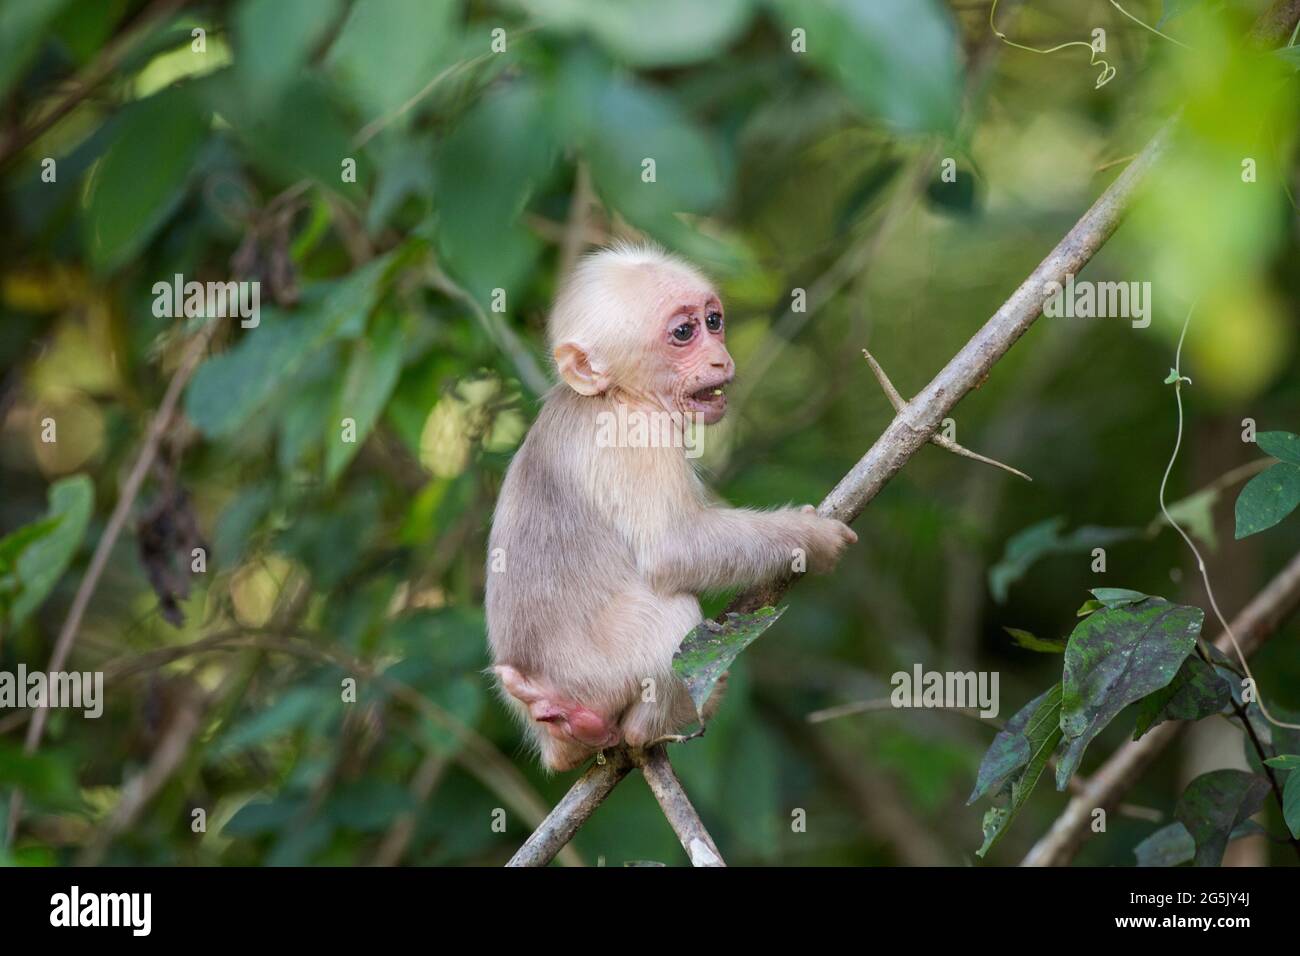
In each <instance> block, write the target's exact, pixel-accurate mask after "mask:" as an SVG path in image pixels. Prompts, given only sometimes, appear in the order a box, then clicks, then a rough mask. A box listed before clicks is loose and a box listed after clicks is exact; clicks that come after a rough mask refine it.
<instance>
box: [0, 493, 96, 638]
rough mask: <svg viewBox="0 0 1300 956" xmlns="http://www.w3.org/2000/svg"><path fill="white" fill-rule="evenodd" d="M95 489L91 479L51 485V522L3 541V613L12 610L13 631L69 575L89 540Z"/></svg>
mask: <svg viewBox="0 0 1300 956" xmlns="http://www.w3.org/2000/svg"><path fill="white" fill-rule="evenodd" d="M94 504H95V488H94V485H92V484H91V481H90V478H89V477H87V476H86V475H73V476H72V477H70V478H62V479H60V480H59V481H56V482H55V483H54V484H52V485H51V486H50V490H49V507H48V509H47V510H46V513H45V517H44V518H42V519H40V520H39V521H37V522H34V523H33V524H32V525H27V526H25V527H23V528H19V529H17V530H16V531H13V532H11V533H10V534H8V535H6V536H5V537H4V538H3V539H0V581H4V580H5V579H6V578H8V579H10V580H11V581H12V584H11V585H10V588H11V589H12V590H11V594H12V597H11V596H9V595H6V594H5V593H3V591H0V608H3V607H4V606H5V605H7V606H8V610H7V614H6V615H5V617H6V618H7V622H8V627H9V628H11V629H17V628H19V627H21V626H22V625H23V622H24V621H26V620H27V618H28V617H29V616H30V615H31V614H32V612H33V611H35V610H36V609H37V608H38V607H40V605H41V602H42V601H44V600H45V599H46V597H48V596H49V593H50V591H52V590H53V589H54V586H55V585H56V584H57V583H58V582H59V578H61V577H62V576H63V572H64V571H66V570H67V567H68V565H69V563H71V561H72V558H73V557H74V556H75V555H76V553H77V549H78V548H80V547H81V542H82V539H83V538H84V537H85V536H86V526H87V524H89V522H90V514H91V511H92V510H93V509H94Z"/></svg>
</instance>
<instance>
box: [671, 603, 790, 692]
mask: <svg viewBox="0 0 1300 956" xmlns="http://www.w3.org/2000/svg"><path fill="white" fill-rule="evenodd" d="M784 613H785V608H780V609H779V610H778V609H774V608H770V607H765V608H760V609H759V610H757V611H755V612H754V613H753V614H729V615H727V620H726V622H725V623H723V624H718V623H717V622H716V621H712V620H709V619H707V618H706V619H705V620H703V621H701V622H700V623H699V625H697V626H696V627H695V628H694V629H693V630H692V631H691V632H690V633H689V634H687V635H686V637H685V638H684V639H683V640H682V643H681V646H680V647H678V648H677V653H676V654H674V655H673V673H675V674H676V675H677V676H678V677H679V678H681V680H682V682H683V683H684V684H685V685H686V690H687V691H688V692H689V693H690V695H691V700H692V701H693V702H694V704H695V713H696V714H697V715H699V714H700V712H701V710H702V709H703V707H704V702H705V701H707V700H708V699H709V695H710V694H711V693H713V687H714V685H715V684H717V682H718V680H719V679H720V678H721V677H722V675H723V674H725V673H726V672H727V668H729V667H730V666H731V664H732V661H734V660H735V659H736V658H737V657H739V656H740V652H741V651H743V650H744V649H745V648H747V647H748V646H749V645H750V644H753V643H754V641H756V640H758V638H759V637H760V636H761V635H762V634H763V632H764V631H766V630H767V629H768V628H769V627H771V626H772V625H773V624H775V623H776V622H777V620H778V619H779V618H780V617H781V615H782V614H784Z"/></svg>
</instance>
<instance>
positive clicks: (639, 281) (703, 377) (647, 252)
mask: <svg viewBox="0 0 1300 956" xmlns="http://www.w3.org/2000/svg"><path fill="white" fill-rule="evenodd" d="M549 335H550V343H551V349H552V355H553V356H554V357H555V365H556V368H557V369H558V371H559V373H560V377H561V378H563V379H564V381H565V383H566V384H567V385H568V386H569V387H570V388H572V389H573V390H574V391H575V392H577V393H578V394H579V395H603V394H606V393H609V394H617V395H618V396H619V397H620V398H622V399H625V400H626V401H628V402H630V403H633V404H638V405H649V406H653V407H656V408H660V409H663V410H664V411H668V412H681V413H683V414H687V415H699V416H700V417H701V419H702V420H703V421H704V423H705V424H709V425H711V424H713V423H714V422H716V421H718V420H719V419H721V418H722V416H723V415H724V414H725V413H726V411H727V396H726V393H725V391H724V390H725V388H726V386H727V384H728V383H729V382H731V380H732V379H733V378H734V377H735V374H736V365H735V363H734V362H733V361H732V360H731V355H730V354H729V353H728V352H727V346H726V325H725V322H724V319H723V312H722V301H721V300H720V299H719V298H718V294H717V292H715V291H714V289H713V286H712V284H711V283H710V282H709V281H708V279H706V278H705V277H704V276H703V275H702V274H701V273H700V272H699V270H697V269H696V268H694V267H693V266H691V265H690V264H688V263H686V262H684V261H682V260H681V259H678V258H676V257H675V256H671V255H669V254H668V253H666V252H664V251H663V250H661V249H658V248H656V247H654V246H634V245H619V246H614V247H612V248H609V249H602V250H600V251H599V252H596V253H593V254H592V255H589V256H587V257H585V258H584V259H583V260H582V261H581V262H580V263H579V264H578V266H577V268H576V269H574V271H573V275H571V276H570V277H569V278H568V280H567V281H566V282H565V283H564V286H563V287H562V288H561V290H560V294H559V296H558V298H557V299H556V302H555V308H554V309H553V310H552V312H551V319H550V325H549Z"/></svg>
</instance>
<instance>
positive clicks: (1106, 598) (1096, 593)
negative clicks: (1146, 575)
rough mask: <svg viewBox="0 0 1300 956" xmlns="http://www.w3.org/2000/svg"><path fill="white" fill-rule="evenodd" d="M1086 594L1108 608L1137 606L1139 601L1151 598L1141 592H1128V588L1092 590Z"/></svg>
mask: <svg viewBox="0 0 1300 956" xmlns="http://www.w3.org/2000/svg"><path fill="white" fill-rule="evenodd" d="M1088 593H1089V594H1091V595H1092V596H1093V597H1095V598H1096V599H1097V600H1098V601H1100V602H1101V604H1102V606H1103V607H1109V608H1116V607H1125V606H1127V605H1129V604H1137V603H1138V602H1139V601H1145V600H1146V599H1147V598H1149V597H1151V595H1150V594H1143V593H1142V592H1141V591H1130V590H1129V589H1128V588H1093V589H1092V590H1091V591H1089V592H1088ZM1157 600H1159V599H1157Z"/></svg>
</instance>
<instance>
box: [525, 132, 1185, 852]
mask: <svg viewBox="0 0 1300 956" xmlns="http://www.w3.org/2000/svg"><path fill="white" fill-rule="evenodd" d="M1175 123H1176V120H1170V121H1169V122H1167V123H1166V124H1165V125H1164V126H1163V127H1162V128H1161V129H1160V131H1159V132H1158V133H1157V134H1156V135H1155V137H1154V138H1152V140H1151V141H1150V142H1149V143H1148V144H1147V145H1146V147H1145V148H1144V149H1143V150H1142V152H1140V153H1139V154H1138V155H1137V157H1136V158H1135V159H1134V160H1133V162H1132V163H1130V164H1129V166H1128V167H1127V168H1126V169H1125V170H1124V172H1123V173H1122V174H1120V176H1119V178H1118V179H1116V180H1115V182H1114V183H1112V184H1111V185H1110V187H1109V188H1108V189H1107V190H1106V191H1105V192H1103V193H1102V194H1101V196H1100V197H1099V198H1098V199H1097V201H1096V202H1095V203H1093V205H1092V208H1091V209H1089V210H1088V211H1087V212H1086V213H1084V215H1083V217H1082V218H1081V219H1080V220H1079V221H1078V222H1077V223H1075V225H1074V227H1073V228H1072V229H1071V230H1070V231H1069V232H1068V233H1066V235H1065V238H1064V239H1062V240H1061V241H1060V242H1059V243H1057V245H1056V248H1054V249H1053V250H1052V251H1051V252H1050V253H1048V255H1047V257H1046V258H1045V259H1043V261H1042V262H1041V263H1039V265H1038V268H1036V269H1035V270H1034V271H1033V272H1032V273H1031V274H1030V275H1029V278H1027V279H1025V281H1024V282H1022V283H1021V284H1020V287H1019V288H1018V289H1016V291H1015V293H1013V294H1012V296H1011V298H1010V299H1008V300H1007V301H1006V302H1005V303H1004V304H1003V305H1002V307H1001V308H1000V309H998V311H997V312H995V313H994V314H993V317H992V318H990V319H989V320H988V321H987V322H986V323H984V326H983V327H982V328H981V329H980V330H979V331H978V332H976V333H975V335H974V336H973V337H972V338H971V340H970V341H969V342H967V343H966V345H965V346H964V347H963V348H962V349H961V351H960V352H958V353H957V354H956V355H955V356H954V357H953V358H952V360H951V361H950V362H949V363H948V364H947V365H946V366H944V368H943V369H942V370H941V371H940V372H939V374H938V375H936V376H935V377H934V379H933V380H932V381H931V382H930V384H929V385H927V386H926V387H925V388H924V389H923V390H922V391H921V392H920V394H918V395H917V396H916V397H915V398H913V399H912V401H911V402H907V403H904V404H903V407H902V410H900V411H899V413H898V414H897V415H895V416H894V420H893V421H892V422H890V424H889V426H888V427H887V428H886V429H885V431H884V433H883V434H882V435H881V436H880V437H879V438H878V439H876V443H875V444H874V445H872V446H871V448H870V450H869V451H868V452H867V453H866V455H864V456H863V457H862V459H861V460H860V461H859V462H858V463H857V464H856V465H854V466H853V468H852V469H851V470H850V471H849V473H848V474H847V475H845V476H844V477H843V478H842V479H840V482H839V484H837V485H836V486H835V487H834V488H833V489H832V490H831V493H830V494H829V495H827V496H826V498H825V500H823V501H822V503H821V504H820V505H819V506H818V508H817V511H818V512H819V513H820V514H823V515H827V516H829V517H833V518H838V519H839V520H841V521H844V522H851V521H853V520H854V519H855V518H857V516H858V515H860V514H861V513H862V510H863V509H864V508H865V507H866V506H867V503H868V502H870V501H871V499H872V498H874V497H875V496H876V495H877V494H879V493H880V490H881V489H882V488H883V487H884V486H885V485H886V483H888V481H889V479H890V478H892V477H894V475H896V474H898V472H899V471H901V470H902V468H903V465H905V464H907V462H908V460H909V459H910V458H911V457H912V456H913V455H915V454H916V453H917V452H918V451H919V450H920V449H921V448H922V446H924V445H926V444H928V443H929V442H930V440H931V437H932V436H933V435H934V433H935V430H936V429H937V428H938V427H939V425H940V423H941V422H942V421H943V419H944V417H945V416H946V415H947V414H948V412H949V411H950V410H951V409H952V407H953V406H954V405H956V404H957V402H958V401H959V400H961V398H962V397H964V396H965V395H966V393H967V392H969V391H971V390H972V389H974V388H977V387H978V386H979V385H980V384H981V383H983V381H984V379H985V378H987V377H988V374H989V372H990V371H992V369H993V366H994V364H996V363H997V361H998V359H1000V358H1002V356H1003V355H1005V354H1006V353H1007V350H1009V349H1010V348H1011V346H1012V345H1014V344H1015V342H1016V340H1017V339H1019V338H1020V336H1022V335H1023V334H1024V333H1025V331H1026V330H1027V329H1028V328H1029V326H1031V325H1032V324H1033V323H1034V321H1035V320H1036V319H1037V318H1038V317H1039V316H1040V315H1041V314H1042V311H1043V303H1044V302H1045V301H1046V299H1047V294H1048V293H1047V291H1046V290H1047V285H1048V283H1050V282H1057V283H1061V284H1064V282H1065V277H1066V275H1067V274H1072V273H1077V272H1079V270H1081V269H1082V268H1083V267H1084V266H1085V265H1087V264H1088V261H1089V260H1090V259H1091V258H1092V257H1093V255H1094V254H1095V253H1096V252H1097V250H1098V249H1100V248H1101V247H1102V245H1103V244H1104V243H1105V242H1106V240H1107V239H1109V238H1110V236H1111V234H1112V233H1113V232H1114V231H1115V229H1116V228H1117V227H1118V226H1119V224H1120V222H1121V220H1122V219H1123V218H1124V214H1125V212H1126V211H1127V210H1128V208H1129V206H1130V205H1131V204H1132V202H1133V197H1134V194H1135V193H1136V191H1137V188H1138V185H1139V184H1140V183H1141V181H1142V179H1143V178H1144V177H1145V175H1146V174H1147V172H1148V171H1149V170H1150V169H1151V167H1152V166H1154V165H1155V164H1156V162H1157V161H1158V160H1159V158H1160V157H1161V155H1162V154H1163V153H1164V152H1165V150H1166V149H1167V148H1168V144H1169V140H1170V138H1171V136H1172V134H1173V127H1174V125H1175ZM891 388H892V386H891ZM900 401H901V399H900ZM793 582H794V579H793V578H787V579H784V580H781V581H777V582H775V583H772V584H768V585H764V586H760V587H757V588H752V589H750V590H749V591H746V592H745V593H743V594H741V595H739V596H738V597H737V598H736V599H735V600H733V601H732V602H731V604H730V605H729V606H728V607H727V610H726V611H725V612H724V613H723V615H720V616H719V620H722V619H724V618H725V614H726V613H728V612H739V613H749V612H753V611H756V610H758V609H759V608H761V607H766V606H768V605H775V604H776V603H777V602H778V601H779V600H780V599H781V596H782V595H783V594H784V593H785V592H786V590H787V589H788V588H789V587H790V585H791V584H792V583H793ZM666 760H667V758H666V757H665V763H666ZM629 766H630V758H628V757H627V756H626V755H624V754H623V752H622V751H621V750H620V751H615V752H614V756H613V758H612V759H607V761H606V762H605V763H604V764H603V765H602V764H595V765H594V766H592V767H591V769H589V770H588V771H587V772H586V773H585V774H584V775H583V776H582V777H580V778H579V779H578V782H577V783H575V784H574V785H573V788H572V789H571V790H570V791H569V793H568V794H566V795H565V797H564V799H563V800H561V801H560V803H559V804H557V805H556V807H555V809H554V810H553V811H551V813H550V815H549V816H548V817H547V818H546V820H545V821H544V822H543V824H542V826H541V827H539V828H538V830H537V832H536V833H534V834H533V835H532V836H531V837H530V838H529V839H528V841H527V842H526V843H525V844H524V846H523V847H522V848H521V849H520V850H519V852H518V853H516V854H515V856H514V857H513V858H512V859H511V861H510V865H511V866H545V865H546V864H547V863H549V862H550V861H551V860H552V859H553V858H554V856H555V853H556V852H557V851H558V850H559V848H560V847H562V846H564V844H565V843H567V842H568V841H569V840H570V839H572V838H573V835H574V834H575V833H576V832H577V831H578V828H579V827H581V826H582V824H583V823H585V822H586V820H587V818H588V817H590V816H591V814H592V813H593V812H594V811H595V809H596V807H598V806H599V805H600V804H601V803H602V802H603V801H604V799H605V797H606V796H608V795H609V792H610V791H611V790H613V789H614V787H615V786H617V785H618V783H619V781H621V780H622V779H623V777H624V776H626V775H627V771H628V768H629Z"/></svg>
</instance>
